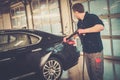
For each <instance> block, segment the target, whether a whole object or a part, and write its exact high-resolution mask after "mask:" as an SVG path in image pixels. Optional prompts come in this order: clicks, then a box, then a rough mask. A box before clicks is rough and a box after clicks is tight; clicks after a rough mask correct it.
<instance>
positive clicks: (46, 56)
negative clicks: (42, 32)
mask: <svg viewBox="0 0 120 80" xmlns="http://www.w3.org/2000/svg"><path fill="white" fill-rule="evenodd" d="M51 54H52V52H48V53H47V54H46V55H44V56H43V57H42V58H41V62H40V66H43V65H44V64H45V62H46V61H47V60H48V58H49V57H50V55H51Z"/></svg>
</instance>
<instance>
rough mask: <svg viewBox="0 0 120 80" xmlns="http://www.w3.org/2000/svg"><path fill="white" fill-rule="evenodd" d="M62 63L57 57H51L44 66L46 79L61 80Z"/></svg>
mask: <svg viewBox="0 0 120 80" xmlns="http://www.w3.org/2000/svg"><path fill="white" fill-rule="evenodd" d="M62 72H63V70H62V64H61V62H60V61H59V60H58V59H57V58H54V57H53V58H50V59H48V61H47V62H46V63H45V64H44V66H43V76H44V78H45V79H46V80H59V78H60V77H61V75H62Z"/></svg>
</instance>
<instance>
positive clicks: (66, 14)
mask: <svg viewBox="0 0 120 80" xmlns="http://www.w3.org/2000/svg"><path fill="white" fill-rule="evenodd" d="M60 3H61V4H60V6H61V15H62V16H61V17H62V23H63V30H64V34H66V35H70V34H71V33H72V32H73V29H72V21H71V14H70V3H69V0H60Z"/></svg>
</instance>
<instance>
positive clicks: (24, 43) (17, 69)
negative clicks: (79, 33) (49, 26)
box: [0, 29, 80, 80]
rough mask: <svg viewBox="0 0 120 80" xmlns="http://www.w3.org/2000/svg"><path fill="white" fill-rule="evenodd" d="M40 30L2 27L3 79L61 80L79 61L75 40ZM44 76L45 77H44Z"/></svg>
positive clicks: (0, 67)
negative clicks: (65, 72) (36, 79)
mask: <svg viewBox="0 0 120 80" xmlns="http://www.w3.org/2000/svg"><path fill="white" fill-rule="evenodd" d="M62 41H63V36H57V35H54V34H50V33H46V32H42V31H38V30H28V29H20V30H0V80H17V79H18V80H23V79H24V78H25V77H28V76H31V75H34V74H35V75H38V76H39V78H40V80H43V79H45V80H58V79H59V78H60V77H61V75H62V71H63V70H67V69H69V68H71V67H73V66H74V65H75V64H77V61H78V58H79V55H80V54H79V51H77V49H76V46H74V45H73V44H74V41H73V40H69V41H67V43H64V42H62ZM42 78H43V79H42Z"/></svg>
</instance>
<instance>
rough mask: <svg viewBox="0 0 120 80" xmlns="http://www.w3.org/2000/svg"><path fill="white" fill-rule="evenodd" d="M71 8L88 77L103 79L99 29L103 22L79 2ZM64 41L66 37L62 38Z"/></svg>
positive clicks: (91, 79)
mask: <svg viewBox="0 0 120 80" xmlns="http://www.w3.org/2000/svg"><path fill="white" fill-rule="evenodd" d="M72 9H73V12H74V15H75V17H76V18H77V19H78V24H77V27H78V29H77V32H78V33H79V35H78V36H79V37H80V39H81V43H82V46H83V53H84V54H85V57H86V65H87V71H88V75H89V78H90V80H103V73H104V63H103V45H102V40H101V37H100V31H102V30H103V29H104V24H103V22H102V21H101V20H100V19H99V18H98V16H96V15H95V14H89V13H88V12H84V7H83V5H82V4H81V3H76V4H74V5H73V6H72ZM64 42H66V38H64Z"/></svg>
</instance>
